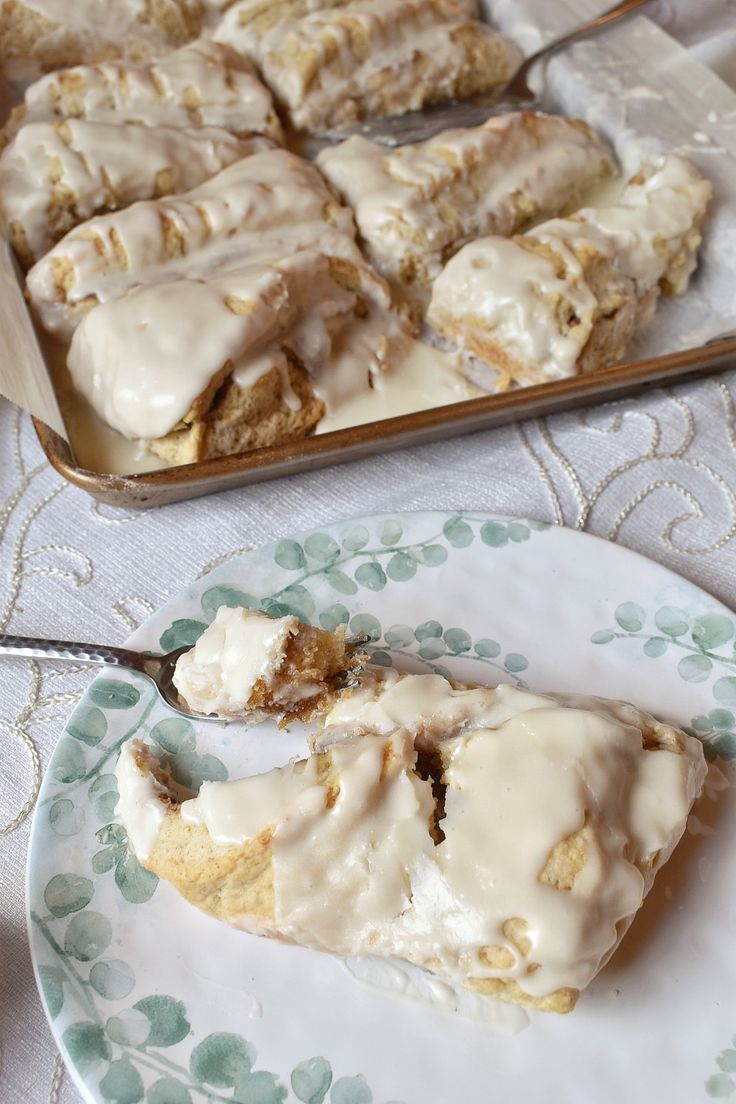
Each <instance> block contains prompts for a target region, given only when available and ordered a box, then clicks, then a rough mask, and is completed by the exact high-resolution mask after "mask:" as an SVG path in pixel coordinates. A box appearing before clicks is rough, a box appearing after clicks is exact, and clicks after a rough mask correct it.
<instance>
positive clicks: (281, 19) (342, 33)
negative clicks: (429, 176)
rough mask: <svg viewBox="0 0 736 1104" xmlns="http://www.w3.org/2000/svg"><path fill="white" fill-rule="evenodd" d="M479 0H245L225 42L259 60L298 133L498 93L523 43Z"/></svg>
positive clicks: (229, 18)
mask: <svg viewBox="0 0 736 1104" xmlns="http://www.w3.org/2000/svg"><path fill="white" fill-rule="evenodd" d="M477 14H478V9H477V5H476V3H475V0H342V2H340V0H337V2H335V0H317V2H310V3H306V2H304V0H279V2H278V3H274V4H264V3H263V0H240V2H239V3H236V4H234V5H233V6H232V7H231V8H230V9H229V10H228V11H227V13H226V14H225V16H224V17H223V19H222V21H221V23H220V25H219V26H218V27H217V29H216V30H215V33H214V37H215V40H216V41H220V42H225V43H227V44H228V45H230V46H232V47H233V49H235V50H237V51H238V52H240V53H242V54H244V55H246V56H247V57H250V58H251V59H252V60H253V61H254V63H255V64H256V66H257V67H258V69H259V71H260V73H261V76H262V77H263V80H264V81H265V83H266V84H267V85H268V86H269V88H270V89H271V91H272V92H273V94H274V96H275V98H276V101H277V103H278V104H279V106H280V107H281V108H282V109H283V111H284V112H285V114H286V115H287V117H288V119H289V121H290V122H291V124H292V126H293V127H295V128H296V129H298V130H305V131H315V130H319V129H321V128H322V129H323V128H325V127H330V126H334V125H336V124H340V123H346V122H352V121H354V120H356V119H362V118H365V117H367V116H381V115H397V114H402V113H403V112H405V111H410V110H412V109H414V108H420V107H423V106H424V105H426V104H431V103H436V102H438V101H441V100H446V99H450V98H451V97H453V96H459V97H467V96H472V95H474V94H475V93H481V92H489V91H491V90H492V89H494V88H496V87H497V86H498V85H501V84H503V83H504V82H505V81H507V80H508V79H509V78H510V77H511V75H512V73H513V71H514V69H515V68H516V66H517V65H518V63H519V60H520V55H519V52H518V50H517V48H516V47H515V46H514V45H513V44H512V43H511V42H508V41H507V40H506V39H504V38H503V37H502V36H501V35H499V34H497V33H496V32H495V31H493V30H491V28H490V27H488V26H487V25H486V24H484V23H481V22H479V21H478V20H477Z"/></svg>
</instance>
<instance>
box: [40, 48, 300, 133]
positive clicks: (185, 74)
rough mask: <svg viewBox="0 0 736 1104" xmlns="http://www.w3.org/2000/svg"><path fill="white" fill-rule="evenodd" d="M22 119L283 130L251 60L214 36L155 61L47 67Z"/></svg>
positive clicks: (261, 130) (236, 131)
mask: <svg viewBox="0 0 736 1104" xmlns="http://www.w3.org/2000/svg"><path fill="white" fill-rule="evenodd" d="M24 102H25V107H26V115H25V117H24V119H23V122H24V123H26V124H27V123H29V122H40V121H44V122H45V121H48V120H53V119H56V118H61V117H65V116H66V117H69V116H73V117H78V118H83V119H89V120H93V121H96V122H113V123H143V124H145V125H147V126H180V127H192V126H194V127H196V126H216V127H222V128H223V129H225V130H227V131H230V132H231V133H233V134H246V133H248V132H250V131H257V132H259V133H264V134H270V135H271V136H272V137H275V138H278V136H279V127H278V124H277V122H276V120H275V117H274V114H273V102H272V100H271V96H270V93H269V92H268V90H267V89H266V88H265V87H264V86H263V85H262V84H261V82H260V81H259V80H258V79H257V78H256V76H255V74H254V72H253V69H252V66H251V65H250V63H249V62H248V61H247V60H246V59H245V58H242V57H240V56H239V55H237V54H235V53H234V52H233V51H231V50H228V49H226V48H225V47H223V46H218V45H216V44H214V43H205V42H200V43H194V44H192V45H189V46H183V47H182V48H181V49H179V50H175V51H173V52H172V53H170V54H168V55H166V56H165V57H163V58H160V59H158V60H157V61H154V62H148V63H138V64H134V63H130V62H122V61H107V62H100V63H98V64H97V65H79V66H75V67H74V68H71V69H62V70H60V71H57V72H52V73H48V74H46V76H44V77H42V78H41V79H40V80H38V81H36V82H34V83H33V84H32V85H30V87H29V88H28V89H27V90H26V93H25V97H24Z"/></svg>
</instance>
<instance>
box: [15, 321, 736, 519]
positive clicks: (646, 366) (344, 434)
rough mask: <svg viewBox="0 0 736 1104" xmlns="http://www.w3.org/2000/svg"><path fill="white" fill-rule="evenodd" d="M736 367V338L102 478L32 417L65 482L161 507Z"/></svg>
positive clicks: (112, 499) (117, 500) (104, 497)
mask: <svg viewBox="0 0 736 1104" xmlns="http://www.w3.org/2000/svg"><path fill="white" fill-rule="evenodd" d="M734 364H736V335H728V336H726V337H724V338H722V339H720V340H716V341H713V342H711V343H709V344H708V345H705V346H702V347H701V348H698V349H690V350H687V351H686V352H681V353H669V354H666V355H664V356H659V357H652V358H651V359H649V360H638V361H631V362H629V363H625V364H619V365H617V366H616V367H615V368H608V369H606V370H605V371H602V372H596V373H592V374H590V375H587V376H575V377H573V378H571V379H565V380H557V381H556V382H554V383H543V384H538V385H537V386H535V387H525V388H520V389H518V390H515V391H506V392H504V393H503V394H500V395H487V396H485V395H484V396H483V397H482V398H478V399H468V400H467V401H465V402H459V403H453V404H452V405H451V406H441V407H435V408H434V409H431V410H422V411H419V412H418V413H416V414H403V415H402V416H401V417H398V418H387V419H386V420H385V421H382V422H369V423H368V424H366V425H362V426H355V427H351V428H350V429H339V430H336V431H335V432H334V433H325V434H321V435H320V436H318V437H307V438H306V439H304V440H301V441H292V442H290V443H287V444H282V445H273V446H271V447H269V448H263V449H256V450H254V451H253V452H247V453H241V454H240V455H238V456H223V457H220V458H218V459H216V460H202V461H199V462H197V463H195V464H184V465H182V466H180V467H177V468H165V469H163V470H160V471H153V472H145V473H142V474H139V475H127V476H124V475H100V474H98V473H96V472H90V471H85V470H84V469H83V468H79V467H77V466H76V464H75V462H74V458H73V455H72V451H71V449H70V447H69V445H68V444H67V442H66V441H65V440H64V439H63V438H62V437H60V436H59V435H58V434H57V433H54V431H53V430H51V429H49V428H48V426H46V425H44V424H43V422H40V421H38V420H36V419H34V424H35V427H36V432H37V434H38V438H39V441H40V442H41V447H42V448H43V450H44V452H45V453H46V456H47V457H48V459H49V461H50V462H51V463H52V464H53V466H54V467H55V468H56V470H57V471H58V472H59V473H60V474H61V475H63V476H64V478H65V479H68V480H69V482H70V483H73V484H74V485H75V486H77V487H80V488H81V489H82V490H84V491H87V492H88V493H89V494H91V495H93V496H94V497H95V498H96V499H98V500H99V501H100V502H105V503H108V504H110V505H113V506H125V507H133V506H136V507H138V506H161V505H164V504H165V503H168V502H179V501H181V500H182V499H186V498H196V497H198V496H200V495H205V494H211V493H213V492H215V491H224V490H228V489H229V488H231V487H242V486H247V485H248V484H249V483H258V482H262V481H264V480H267V479H277V478H278V477H280V476H283V475H294V474H296V473H298V472H305V471H310V470H312V469H314V468H322V467H326V466H327V465H329V464H338V463H347V462H348V461H351V460H360V459H362V458H363V457H365V456H373V455H375V454H376V453H380V452H385V451H387V450H388V449H396V448H408V447H409V446H411V445H421V444H428V443H430V442H432V441H439V440H442V439H443V438H447V437H453V436H458V435H461V434H465V433H477V432H478V431H480V430H484V429H492V428H494V427H495V426H501V425H506V424H508V423H509V422H515V421H521V420H522V419H525V418H537V417H542V416H543V415H546V414H554V413H557V412H559V411H563V410H573V409H576V408H579V407H584V406H589V405H591V404H593V403H597V402H604V401H606V400H610V399H618V398H622V397H624V396H626V395H631V394H634V393H636V392H638V391H643V390H645V389H646V388H651V387H656V386H658V385H659V386H661V385H662V384H663V383H670V382H673V381H674V380H684V379H694V378H697V377H699V376H702V375H705V374H707V373H710V372H716V371H718V370H719V369H722V368H725V367H728V366H729V365H731V366H732V365H734Z"/></svg>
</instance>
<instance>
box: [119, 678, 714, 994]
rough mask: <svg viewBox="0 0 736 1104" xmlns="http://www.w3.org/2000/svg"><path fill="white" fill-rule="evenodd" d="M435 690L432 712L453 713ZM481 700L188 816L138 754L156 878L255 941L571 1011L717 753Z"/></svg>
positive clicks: (236, 785) (658, 730)
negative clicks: (399, 962) (456, 715)
mask: <svg viewBox="0 0 736 1104" xmlns="http://www.w3.org/2000/svg"><path fill="white" fill-rule="evenodd" d="M426 678H429V679H430V680H434V676H421V675H420V676H408V679H411V680H413V682H414V686H413V691H412V692H413V694H414V696H415V699H416V700H415V705H416V706H417V708H418V709H419V711H420V712H424V711H425V710H426V709H427V708H428V707H429V706H430V705H431V706H437V705H438V704H439V703H440V701H441V698H442V695H441V693H439V692H438V689H437V688H436V687H434V686H433V687H431V688H430V690H429V696H428V697H425V688H424V686H423V680H424V679H426ZM441 681H444V680H441ZM446 685H447V687H448V692H447V693H446V694H445V698H446V699H447V697H448V694H449V689H451V688H450V687H449V684H446ZM455 692H456V693H458V692H461V691H459V690H458V689H457V688H455ZM466 693H474V694H475V695H476V697H475V705H474V706H473V708H470V709H468V710H467V716H466V718H465V724H464V725H463V726H462V728H461V729H458V726H457V725H454V724H453V721H452V719H451V718H448V723H447V725H446V727H445V729H444V731H442V727H441V725H440V724H439V723H438V724H435V725H433V726H432V725H430V726H427V729H426V731H425V736H427V737H428V734H429V732H430V731H431V733H432V738H431V740H429V738H427V739H426V740H425V744H424V747H423V749H422V750H421V752H418V750H417V738H416V733H415V731H414V732H413V731H411V730H410V729H408V728H406V727H400V726H399V725H395V726H394V728H393V729H392V731H391V732H390V733H384V732H380V731H375V732H374V731H371V730H370V729H369V728H367V729H364V730H363V731H362V733H361V734H358V735H348V736H345V737H344V738H341V739H340V740H339V741H338V742H335V743H330V744H329V746H326V747H325V748H324V750H322V751H320V752H318V753H315V754H314V755H312V756H311V757H310V758H309V759H306V760H302V761H299V762H292V763H289V764H288V765H286V766H284V767H281V768H278V769H276V770H273V771H270V772H268V773H266V774H263V775H258V776H254V777H250V778H244V779H241V780H239V781H232V782H213V783H204V785H203V786H202V788H201V790H200V792H199V794H198V795H197V796H196V797H192V798H188V799H185V800H182V798H183V797H186V795H183V794H181V793H177V792H176V791H175V790H174V789H173V788H172V787H171V786H170V785H169V784H168V782H167V779H166V776H165V774H164V773H163V772H162V771H161V769H160V768H159V766H158V763H157V761H156V759H155V758H154V757H153V756H152V755H151V754H150V753H149V752H148V751H147V749H146V748H145V747H144V746H143V745H142V744H141V743H140V742H139V741H133V742H131V743H128V744H126V745H124V747H123V749H122V751H121V755H120V760H119V762H118V765H117V768H116V775H117V780H118V789H119V793H120V799H119V802H118V805H117V808H116V815H117V817H118V818H119V819H120V820H121V822H122V823H123V825H124V826H125V827H126V829H127V831H128V836H129V843H130V846H131V847H132V849H133V851H134V852H135V854H136V855H137V857H138V859H139V861H140V862H141V863H142V864H143V866H145V867H146V868H147V869H148V870H151V871H153V872H154V873H156V874H157V875H158V876H159V877H162V878H165V879H167V880H169V881H170V882H171V883H172V884H173V885H174V886H175V887H176V888H177V889H178V890H179V892H180V893H181V894H182V895H183V896H184V897H185V898H187V900H189V901H190V902H191V903H193V904H195V905H196V906H197V907H199V908H201V909H203V910H204V911H206V912H208V913H210V914H211V915H213V916H215V917H217V918H218V919H221V920H224V921H226V922H227V923H229V924H232V925H233V926H235V927H237V928H241V929H244V930H246V931H250V932H253V933H256V934H260V935H267V936H271V937H273V938H277V939H281V940H285V941H290V942H295V943H300V944H303V945H305V946H309V947H313V948H316V949H318V950H322V951H329V952H332V953H334V954H338V955H356V954H372V955H383V956H395V957H398V958H402V959H404V960H406V961H408V962H411V963H413V964H414V965H416V966H419V967H423V968H425V969H427V970H429V971H431V972H432V973H434V974H437V975H439V976H440V977H442V978H443V979H446V980H447V981H449V982H451V983H453V984H455V985H460V986H465V987H467V988H470V989H472V990H475V991H477V992H479V993H482V994H487V995H492V996H495V997H498V998H501V999H502V1000H508V1001H513V1002H516V1003H521V1004H524V1005H528V1006H530V1007H533V1008H536V1009H540V1010H543V1011H556V1012H568V1011H570V1010H571V1009H572V1008H573V1007H574V1005H575V1002H576V1000H577V997H578V994H579V993H580V991H581V990H582V989H584V988H585V986H586V985H588V984H589V982H590V981H591V980H592V978H593V977H594V976H595V975H596V973H597V972H598V971H599V970H600V968H601V967H602V966H603V965H604V964H605V962H606V961H607V960H608V959H609V957H610V956H611V954H612V953H613V952H614V950H615V948H616V947H617V945H618V943H619V942H620V940H621V938H622V937H623V935H624V933H625V931H626V929H627V928H628V926H629V924H630V922H631V920H632V918H633V917H634V915H635V914H636V912H637V910H638V909H639V907H640V906H641V903H642V901H643V898H644V896H645V895H646V893H647V892H648V890H649V889H650V887H651V885H652V883H653V881H654V877H655V874H656V871H657V870H658V869H659V868H660V867H661V866H662V865H663V863H664V862H665V861H666V860H667V858H668V857H669V855H670V854H671V852H672V850H673V849H674V847H675V845H676V844H677V841H678V840H679V838H680V836H681V835H682V833H683V831H684V829H685V824H686V819H687V816H688V813H689V810H690V808H691V806H692V804H693V801H694V800H695V798H696V797H697V795H698V793H699V791H700V789H701V786H702V783H703V780H704V777H705V759H704V755H703V750H702V746H701V744H700V742H699V741H698V740H696V739H695V738H693V737H689V736H686V735H685V734H684V733H683V732H680V731H679V730H677V729H673V728H671V727H669V726H666V725H661V724H658V723H657V722H655V721H654V720H653V719H652V718H651V717H649V716H648V715H646V714H642V713H640V712H639V711H638V710H636V709H634V707H633V706H623V705H622V704H621V703H615V702H614V703H610V702H606V701H604V700H601V699H584V700H583V703H582V704H574V705H573V704H569V702H568V701H567V700H565V699H562V700H561V699H558V698H556V697H555V696H553V695H536V694H531V693H529V692H527V691H522V690H519V689H516V688H515V687H510V686H499V687H497V688H495V689H485V690H475V691H470V690H468V691H466ZM417 727H418V726H417V724H416V723H415V724H414V729H415V730H416V728H417Z"/></svg>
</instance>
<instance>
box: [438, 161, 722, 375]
mask: <svg viewBox="0 0 736 1104" xmlns="http://www.w3.org/2000/svg"><path fill="white" fill-rule="evenodd" d="M710 195H711V186H710V184H709V183H708V182H707V181H706V180H704V179H703V177H702V176H701V174H700V173H699V172H698V170H697V169H696V168H695V166H694V165H692V164H691V163H690V162H689V161H687V160H685V159H684V158H682V157H678V156H676V155H672V154H670V155H661V156H659V157H658V158H656V159H655V160H654V161H652V162H651V163H650V164H649V165H647V166H645V167H644V168H643V169H642V170H641V171H640V173H639V174H638V175H637V177H635V178H634V179H633V180H632V181H630V182H629V183H628V184H627V186H626V187H625V188H624V189H623V191H622V193H621V196H620V198H619V200H618V202H617V203H615V204H612V205H610V206H607V207H603V208H593V207H586V208H584V209H582V210H580V211H578V212H577V213H576V214H575V215H573V216H571V217H570V218H567V219H554V220H552V221H550V222H547V223H543V224H542V225H541V226H538V227H537V228H536V229H535V230H533V231H530V232H529V234H528V235H525V236H523V237H521V238H518V239H514V240H512V241H507V240H504V239H500V238H481V239H478V240H476V241H474V242H471V243H469V244H468V245H466V246H465V247H464V248H463V249H461V250H460V252H459V253H458V254H456V256H455V257H453V258H452V260H450V262H449V263H448V264H447V265H446V267H445V268H444V270H443V271H442V273H441V274H440V276H439V277H438V278H437V280H436V281H435V284H434V288H433V294H432V301H431V303H430V307H429V311H428V314H427V318H428V321H429V322H430V324H431V325H433V326H435V328H436V329H437V330H438V331H439V332H440V333H442V334H443V335H444V336H446V337H448V338H450V339H452V340H453V341H456V342H457V343H458V345H459V346H460V347H467V345H468V343H469V342H471V341H475V345H474V347H473V351H474V353H475V354H476V355H480V353H479V350H478V343H480V344H483V343H485V344H487V345H491V346H495V347H496V349H499V350H502V351H505V352H506V353H508V354H509V355H510V356H511V358H512V359H513V360H515V361H517V362H518V363H519V364H521V365H522V366H523V368H524V371H525V372H526V374H527V375H528V376H529V377H530V379H531V380H537V379H556V378H560V377H563V376H569V375H573V374H574V373H575V372H576V370H577V362H578V358H579V356H580V353H581V352H582V350H583V349H584V347H585V344H586V342H587V340H588V338H589V336H590V334H591V332H592V329H593V326H594V324H595V322H596V320H597V314H596V310H597V306H598V301H597V298H596V296H595V294H594V293H593V291H592V290H591V288H590V287H589V286H588V284H587V283H586V275H585V271H584V269H583V265H582V263H581V261H580V260H579V257H580V256H581V255H583V254H584V253H585V252H586V251H588V252H591V253H592V254H593V255H594V256H598V257H603V258H604V260H605V261H606V263H608V264H609V265H610V268H611V271H612V273H614V274H615V275H616V276H618V277H620V278H622V279H623V280H624V281H626V280H628V281H631V282H632V287H633V291H632V294H633V296H634V299H635V303H634V305H635V306H638V304H637V302H636V300H643V299H644V298H645V296H646V295H647V294H648V293H650V292H654V293H655V295H656V294H657V293H658V291H659V286H660V284H661V283H664V282H666V284H667V290H668V291H670V292H671V293H676V294H677V293H680V292H682V291H684V290H685V287H686V286H687V282H688V279H689V277H690V274H691V273H692V271H693V269H694V267H695V264H696V251H697V247H698V245H699V243H700V231H699V226H700V223H701V222H702V220H703V218H704V216H705V212H706V209H707V205H708V201H709V199H710ZM525 237H527V238H532V239H534V240H536V241H538V242H541V243H542V244H543V245H545V246H547V247H549V249H550V250H551V251H552V256H551V257H550V256H547V255H541V254H540V253H535V252H531V251H530V250H528V249H524V248H523V243H524V240H525ZM555 258H557V260H558V262H561V270H562V271H561V273H558V272H557V271H556V263H555ZM570 312H572V313H573V315H574V317H575V321H574V325H572V326H570V325H569V323H568V318H569V315H570ZM647 318H648V314H647V313H646V312H644V311H642V313H641V316H640V319H639V324H642V323H643V322H644V321H646V320H647ZM491 356H492V354H490V353H489V358H490V357H491Z"/></svg>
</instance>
